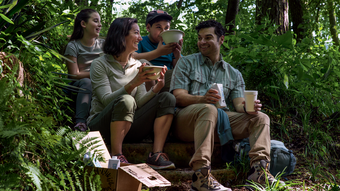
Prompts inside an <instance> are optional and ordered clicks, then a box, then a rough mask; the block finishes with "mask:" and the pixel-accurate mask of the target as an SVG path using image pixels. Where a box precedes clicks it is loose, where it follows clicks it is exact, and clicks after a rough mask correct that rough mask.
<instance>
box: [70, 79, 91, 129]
mask: <svg viewBox="0 0 340 191" xmlns="http://www.w3.org/2000/svg"><path fill="white" fill-rule="evenodd" d="M70 85H72V86H76V87H78V88H82V89H85V90H79V91H80V92H79V93H77V94H71V99H73V100H74V101H75V103H76V116H75V122H76V124H77V123H79V122H83V123H85V124H86V119H87V117H88V116H89V114H90V107H91V99H92V85H91V80H90V79H89V78H83V79H80V80H78V81H75V82H72V83H71V84H70ZM82 92H84V93H82Z"/></svg>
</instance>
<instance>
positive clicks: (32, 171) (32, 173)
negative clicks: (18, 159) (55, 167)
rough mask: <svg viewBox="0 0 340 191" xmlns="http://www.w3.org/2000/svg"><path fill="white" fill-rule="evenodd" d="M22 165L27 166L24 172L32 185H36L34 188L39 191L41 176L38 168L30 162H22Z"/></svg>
mask: <svg viewBox="0 0 340 191" xmlns="http://www.w3.org/2000/svg"><path fill="white" fill-rule="evenodd" d="M22 165H23V166H24V167H25V168H27V170H28V172H26V174H27V175H28V176H29V177H30V178H31V179H32V181H33V183H34V185H35V186H36V187H37V189H36V190H38V191H40V190H42V188H41V181H40V177H42V176H41V172H40V170H39V168H37V167H36V166H34V165H33V164H32V163H28V164H25V163H22Z"/></svg>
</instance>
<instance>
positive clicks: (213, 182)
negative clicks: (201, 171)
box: [207, 173, 220, 188]
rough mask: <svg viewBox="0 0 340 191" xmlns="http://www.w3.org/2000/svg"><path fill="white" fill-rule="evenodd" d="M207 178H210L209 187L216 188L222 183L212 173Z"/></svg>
mask: <svg viewBox="0 0 340 191" xmlns="http://www.w3.org/2000/svg"><path fill="white" fill-rule="evenodd" d="M207 179H208V187H209V188H216V187H218V186H220V183H218V181H217V180H216V178H215V177H214V176H213V175H212V174H211V173H209V174H208V178H207Z"/></svg>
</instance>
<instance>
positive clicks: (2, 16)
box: [0, 13, 14, 25]
mask: <svg viewBox="0 0 340 191" xmlns="http://www.w3.org/2000/svg"><path fill="white" fill-rule="evenodd" d="M0 17H1V18H3V19H4V20H5V21H7V22H8V23H11V24H12V25H13V24H14V23H13V21H11V19H9V18H8V17H6V16H5V15H4V14H1V13H0Z"/></svg>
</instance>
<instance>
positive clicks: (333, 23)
mask: <svg viewBox="0 0 340 191" xmlns="http://www.w3.org/2000/svg"><path fill="white" fill-rule="evenodd" d="M327 10H328V15H329V24H330V30H331V35H332V38H333V42H334V45H336V46H339V37H338V31H337V28H336V18H335V14H334V3H333V1H332V0H327Z"/></svg>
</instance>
